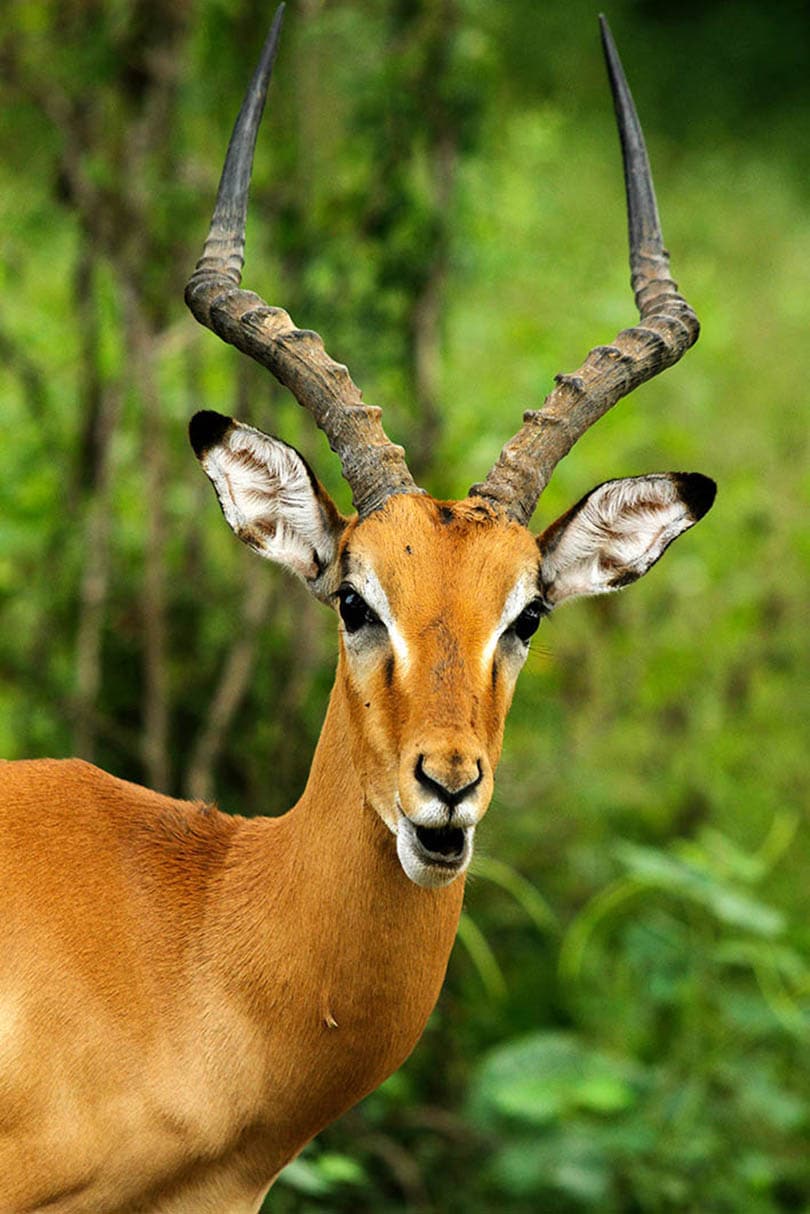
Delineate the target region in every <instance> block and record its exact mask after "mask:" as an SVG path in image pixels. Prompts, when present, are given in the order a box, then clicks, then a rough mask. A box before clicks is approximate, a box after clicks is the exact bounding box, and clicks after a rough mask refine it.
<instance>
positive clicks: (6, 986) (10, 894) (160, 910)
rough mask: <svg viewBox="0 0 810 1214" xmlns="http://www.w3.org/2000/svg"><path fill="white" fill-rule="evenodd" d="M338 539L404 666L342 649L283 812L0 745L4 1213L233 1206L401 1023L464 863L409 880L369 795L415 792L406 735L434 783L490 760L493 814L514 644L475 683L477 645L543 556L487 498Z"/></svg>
mask: <svg viewBox="0 0 810 1214" xmlns="http://www.w3.org/2000/svg"><path fill="white" fill-rule="evenodd" d="M451 510H452V517H450V511H451ZM448 518H449V521H448ZM341 544H342V547H341V555H342V558H343V560H344V562H349V564H350V567H351V568H354V569H359V568H363V567H364V566H366V565H373V568H374V572H375V575H376V577H377V578H378V579H379V582H380V584H381V586H382V587H383V589H384V591H385V594H386V595H387V597H388V600H389V603H390V606H391V610H392V612H393V614H394V617H395V619H396V620H397V621H398V622H399V625H400V627H401V631H402V635H403V638H404V641H405V643H406V645H407V647H408V653H409V661H408V663H407V669H404V668H403V666H402V663H400V662H397V661H395V662H394V667H393V671H389V670H387V660H388V657H389V656H390V647H386V648H385V652H384V653H381V654H380V655H379V656H378V657H377V658H374V657H373V656H372V657H370V658H368V659H366V658H365V657H364V658H363V659H362V661H360V662H354V663H349V661H348V660H347V654H346V647H345V645H344V644H341V654H340V659H339V664H338V671H337V677H336V682H335V687H334V690H333V693H332V697H331V700H330V705H329V710H328V713H327V717H326V721H325V724H324V727H323V731H322V734H321V738H320V741H319V744H318V748H317V751H316V754H315V757H314V761H313V765H312V770H311V774H310V779H309V782H308V784H307V788H306V790H305V792H304V795H303V796H302V798H301V800H300V801H299V802H298V804H297V805H296V806H295V807H294V808H293V809H292V810H291V811H290V812H289V813H288V814H286V815H285V816H283V817H281V818H278V819H259V820H246V819H241V818H234V817H228V816H226V815H223V814H221V813H219V812H218V811H216V810H213V809H210V808H207V807H204V806H200V805H192V804H189V803H185V802H179V801H175V800H172V799H170V798H168V797H163V796H160V795H158V794H157V793H154V792H150V791H148V790H146V789H143V788H140V787H137V786H135V785H132V784H128V783H125V782H123V781H121V780H117V779H115V778H114V777H112V776H109V775H107V774H105V773H104V772H101V771H99V770H97V769H96V768H94V767H91V766H90V765H88V764H86V763H83V762H80V761H77V760H68V761H62V762H55V761H48V760H44V761H39V762H30V763H10V764H0V916H2V923H3V934H2V943H0V1212H2V1214H21V1212H22V1211H33V1210H38V1209H41V1208H43V1207H45V1206H47V1209H48V1210H49V1211H56V1212H57V1214H78V1212H79V1211H81V1214H94V1212H97V1214H101V1212H105V1214H112V1212H115V1214H119V1212H120V1214H124V1212H132V1214H134V1212H135V1211H138V1212H143V1211H161V1212H162V1214H166V1212H175V1211H195V1212H199V1214H204V1212H206V1211H212V1212H213V1211H216V1212H217V1214H222V1211H232V1212H233V1214H236V1212H245V1214H248V1212H249V1211H255V1210H257V1209H258V1206H259V1204H260V1201H261V1197H262V1194H263V1193H264V1192H265V1191H266V1190H267V1187H268V1186H269V1184H270V1182H271V1179H272V1178H273V1177H274V1176H275V1175H276V1174H277V1173H278V1171H279V1170H280V1169H281V1168H282V1167H283V1166H284V1164H285V1163H287V1162H288V1161H289V1160H290V1159H291V1158H293V1157H294V1155H295V1154H296V1153H297V1152H298V1151H299V1150H300V1149H301V1147H302V1146H303V1145H304V1144H305V1143H306V1142H307V1141H308V1140H309V1139H310V1138H311V1137H312V1136H313V1135H314V1134H316V1133H317V1132H318V1131H319V1130H320V1129H321V1128H322V1127H323V1126H324V1125H326V1124H327V1123H328V1122H330V1121H332V1120H333V1119H334V1118H335V1117H337V1116H339V1115H340V1114H341V1113H342V1112H343V1111H344V1110H346V1109H347V1108H349V1107H350V1106H351V1105H353V1104H354V1103H356V1102H357V1101H358V1100H359V1099H361V1098H362V1097H363V1096H364V1095H365V1094H366V1093H368V1092H369V1091H371V1090H372V1089H373V1088H375V1087H376V1086H377V1085H378V1084H379V1083H381V1082H382V1080H383V1079H385V1078H386V1076H387V1075H389V1074H390V1073H391V1072H392V1071H393V1070H394V1069H395V1068H396V1067H397V1066H399V1065H400V1063H401V1062H402V1061H403V1060H404V1059H405V1058H406V1057H407V1055H408V1054H409V1053H410V1051H411V1050H412V1049H413V1047H414V1045H415V1043H416V1042H417V1040H418V1038H419V1036H420V1034H421V1032H422V1030H423V1028H424V1025H425V1022H426V1020H427V1017H428V1015H429V1014H430V1011H431V1009H432V1008H433V1006H434V1004H435V1001H436V998H437V996H438V994H439V990H440V988H441V984H442V980H443V977H444V973H445V969H446V965H447V960H448V957H449V953H450V949H451V947H452V944H453V940H454V937H455V932H456V926H457V922H458V916H459V912H460V909H461V903H462V897H463V876H462V877H459V878H458V879H457V880H456V881H455V882H453V883H452V884H449V885H448V886H446V887H445V888H442V889H425V888H420V887H419V886H417V885H415V884H414V883H413V882H412V881H410V880H408V878H407V877H406V876H405V873H404V872H403V869H402V867H401V865H400V863H399V862H398V860H397V854H396V850H395V839H394V836H393V834H392V833H391V831H390V830H389V828H388V826H387V825H386V824H385V822H384V820H383V815H382V813H381V812H380V810H379V807H380V806H383V805H386V804H389V803H390V794H391V789H392V787H393V786H394V785H395V784H397V783H398V784H399V788H400V793H401V796H402V799H403V803H404V804H405V807H406V809H407V805H408V798H409V796H410V795H411V793H410V789H411V786H412V785H413V784H414V780H413V764H414V760H415V756H417V755H418V754H420V753H421V754H425V755H429V756H430V757H431V762H432V764H433V767H432V768H431V771H432V773H433V774H434V775H436V776H437V777H442V778H443V779H445V780H446V781H447V782H448V786H452V781H453V780H454V779H457V781H458V782H459V783H463V782H465V781H466V779H467V776H468V775H469V770H470V764H471V763H473V762H474V761H477V760H478V757H479V756H481V757H482V759H483V767H484V769H485V770H484V777H485V782H486V787H485V788H484V789H482V793H481V797H480V804H481V808H480V812H481V813H482V812H483V811H484V810H485V809H486V804H487V803H488V801H489V797H490V793H491V787H492V773H493V771H494V768H495V765H496V763H497V761H498V757H499V754H500V748H501V740H502V735H503V724H504V717H505V714H506V711H507V708H508V705H509V701H510V699H511V694H512V689H513V685H514V681H515V678H516V675H517V669H518V668H519V663H518V664H515V663H512V664H511V666H510V663H509V662H508V661H504V662H503V667H504V669H503V671H502V672H501V674H500V675H499V676H498V677H497V678H493V672H492V662H491V661H490V662H489V663H485V662H483V661H482V656H481V655H482V651H483V648H484V646H485V643H486V641H487V638H488V637H489V636H490V634H491V633H492V630H493V627H495V626H496V624H497V622H498V619H499V617H500V615H501V613H502V611H503V609H504V603H505V602H506V599H507V596H508V594H509V592H510V590H512V588H513V586H514V584H515V581H516V579H517V578H518V577H520V576H526V577H528V578H529V579H536V576H537V568H538V564H539V557H538V552H537V547H536V544H535V541H534V539H533V538H532V537H531V535H530V534H529V532H528V531H526V530H525V529H524V528H522V527H520V526H518V525H517V524H514V523H510V522H507V521H505V519H504V518H503V517H502V516H500V517H499V516H496V515H495V514H494V512H493V511H492V510H491V509H490V508H489V507H487V506H486V505H484V504H483V503H480V502H478V503H476V502H475V501H474V500H470V501H467V502H463V503H452V504H450V506H449V507H444V508H443V507H442V504H440V503H436V502H434V501H433V500H432V499H430V498H427V497H421V496H413V495H407V496H395V497H392V498H390V499H389V500H388V502H387V503H386V505H385V507H384V508H383V509H381V510H380V511H378V512H377V513H375V514H373V515H371V516H370V517H369V518H367V519H366V520H364V521H363V522H362V523H356V522H354V523H350V524H349V525H348V527H347V529H346V531H345V533H344V535H343V538H342V541H341ZM513 667H514V668H513ZM389 676H390V677H389ZM290 744H291V745H293V744H294V739H291V740H290ZM454 773H455V775H454ZM459 773H460V774H459ZM375 807H377V809H378V812H375Z"/></svg>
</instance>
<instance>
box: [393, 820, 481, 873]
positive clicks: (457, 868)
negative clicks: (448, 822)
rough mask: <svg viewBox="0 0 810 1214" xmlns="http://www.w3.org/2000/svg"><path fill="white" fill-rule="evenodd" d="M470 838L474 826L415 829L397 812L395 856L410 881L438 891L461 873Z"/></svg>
mask: <svg viewBox="0 0 810 1214" xmlns="http://www.w3.org/2000/svg"><path fill="white" fill-rule="evenodd" d="M474 837H475V827H474V826H435V827H434V826H417V825H416V823H415V822H412V821H411V820H410V818H409V817H407V815H406V814H403V813H402V811H401V810H400V817H399V822H398V825H397V855H398V856H399V861H400V864H401V865H402V867H403V868H404V870H405V873H406V875H407V876H408V877H410V879H411V881H414V882H415V883H416V884H417V885H423V886H426V887H427V888H428V889H438V888H440V887H441V886H443V885H449V884H450V882H451V881H454V880H455V879H456V877H457V876H458V875H459V873H462V872H464V869H465V868H466V867H467V865H468V864H469V863H470V859H471V857H472V852H473V839H474Z"/></svg>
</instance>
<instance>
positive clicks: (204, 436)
mask: <svg viewBox="0 0 810 1214" xmlns="http://www.w3.org/2000/svg"><path fill="white" fill-rule="evenodd" d="M232 425H233V418H231V417H225V416H224V415H223V414H222V413H215V412H214V411H213V409H201V410H200V412H199V413H195V414H194V416H193V417H192V419H191V421H190V422H189V423H188V437H189V441H190V443H191V445H192V447H193V448H194V452H195V454H196V456H197V458H198V459H202V457H203V456H204V455H205V453H206V451H209V450H210V449H211V447H215V446H216V445H217V444H218V443H221V442H222V440H223V438H224V437H225V434H226V433H227V431H228V430H229V429H230V428H231V426H232Z"/></svg>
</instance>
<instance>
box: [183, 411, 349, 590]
mask: <svg viewBox="0 0 810 1214" xmlns="http://www.w3.org/2000/svg"><path fill="white" fill-rule="evenodd" d="M200 462H201V463H202V466H203V468H204V470H205V471H206V473H207V474H208V476H209V477H210V479H211V482H212V484H213V486H214V488H215V489H216V492H217V497H218V498H219V502H220V505H221V506H222V512H223V514H224V515H225V518H226V519H227V521H228V523H229V524H230V526H231V527H232V528H233V530H234V531H235V532H236V534H237V535H238V536H239V538H240V539H241V540H243V541H244V543H246V544H247V545H248V546H249V547H251V548H253V549H254V550H255V551H256V552H258V553H259V554H260V555H261V556H264V557H267V558H268V560H271V561H278V562H279V563H280V564H282V565H285V566H286V567H287V568H288V569H291V570H292V572H293V573H297V574H298V576H299V577H302V578H306V579H312V578H314V577H317V576H318V574H319V573H320V572H321V568H322V567H323V565H325V564H327V563H328V562H329V561H331V560H332V558H333V556H334V553H335V535H334V531H333V528H332V526H331V525H330V523H331V520H330V519H329V517H328V516H327V514H326V512H325V510H324V508H323V506H322V504H321V501H320V498H319V495H318V492H317V491H316V489H315V487H314V485H313V483H312V479H311V477H310V473H309V470H308V468H307V466H306V464H305V463H304V461H303V459H302V458H301V456H300V455H299V454H298V452H297V451H296V450H295V448H294V447H289V446H288V445H287V444H286V443H283V442H282V441H281V439H278V438H273V437H271V436H270V435H268V434H262V432H261V431H260V430H254V429H253V427H252V426H247V425H245V424H244V423H243V422H234V423H233V424H232V425H231V427H230V429H229V430H228V431H227V433H226V434H225V436H224V437H223V439H222V442H221V443H218V444H217V445H216V446H214V447H210V448H209V449H208V451H206V452H205V454H204V455H203V457H202V459H201V461H200Z"/></svg>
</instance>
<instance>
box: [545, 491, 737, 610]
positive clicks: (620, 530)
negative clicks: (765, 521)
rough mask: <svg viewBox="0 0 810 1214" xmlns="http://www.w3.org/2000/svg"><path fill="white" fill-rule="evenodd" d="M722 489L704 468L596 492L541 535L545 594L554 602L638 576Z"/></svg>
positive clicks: (603, 589) (602, 591)
mask: <svg viewBox="0 0 810 1214" xmlns="http://www.w3.org/2000/svg"><path fill="white" fill-rule="evenodd" d="M716 489H717V486H716V485H715V483H714V481H712V480H709V478H708V477H707V476H701V474H700V473H699V472H661V473H657V474H655V475H653V476H632V477H627V478H625V479H624V480H616V481H606V482H605V484H603V485H599V486H598V487H597V488H596V489H593V490H591V492H590V493H589V494H588V495H587V496H586V497H583V499H582V501H580V502H578V503H577V504H576V506H573V507H572V508H571V509H570V510H569V511H568V513H567V514H564V515H563V516H562V518H559V519H557V522H556V523H552V524H551V526H550V527H549V528H548V529H547V530H546V531H544V532H543V534H542V535H540V536H538V539H537V544H538V547H539V548H540V552H541V555H542V565H541V569H540V577H541V581H542V583H543V595H544V597H545V598H546V599H547V600H548V602H549V603H550V604H551V605H552V606H553V605H555V604H556V603H561V602H563V601H564V600H565V599H568V598H574V597H576V596H577V595H582V594H605V593H606V592H607V591H610V590H619V589H621V587H622V586H627V585H628V584H629V583H630V582H634V581H635V580H636V579H637V578H640V577H641V576H642V574H644V573H646V572H647V570H648V569H650V568H651V567H652V566H653V565H654V564H655V562H656V561H657V560H658V558H659V557H660V556H661V555H662V553H663V552H664V551H665V550H666V549H667V548H668V547H669V545H670V544H671V543H672V541H673V540H674V539H676V538H677V537H678V536H679V535H680V534H681V533H682V532H684V531H687V530H688V529H689V528H690V527H692V526H694V524H695V523H696V522H697V521H698V520H699V519H701V518H703V515H704V514H705V513H706V511H707V510H708V509H709V507H710V506H711V504H712V502H713V501H714V495H715V492H716Z"/></svg>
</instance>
